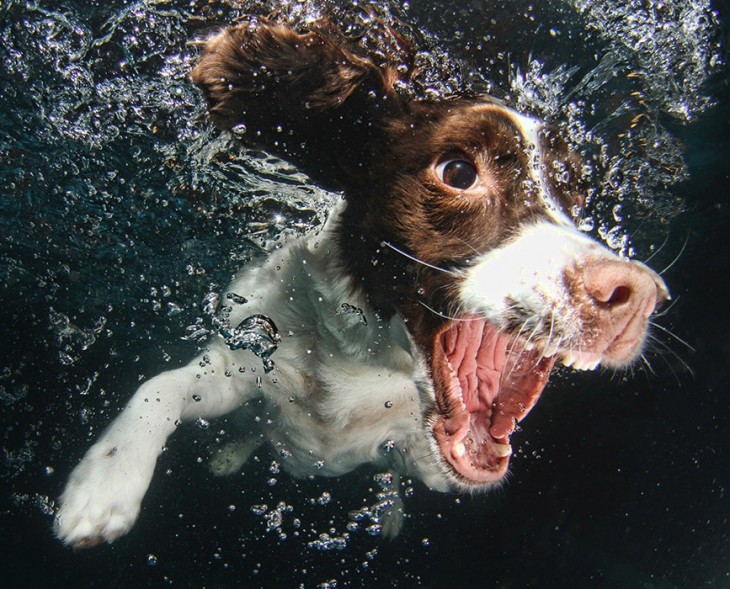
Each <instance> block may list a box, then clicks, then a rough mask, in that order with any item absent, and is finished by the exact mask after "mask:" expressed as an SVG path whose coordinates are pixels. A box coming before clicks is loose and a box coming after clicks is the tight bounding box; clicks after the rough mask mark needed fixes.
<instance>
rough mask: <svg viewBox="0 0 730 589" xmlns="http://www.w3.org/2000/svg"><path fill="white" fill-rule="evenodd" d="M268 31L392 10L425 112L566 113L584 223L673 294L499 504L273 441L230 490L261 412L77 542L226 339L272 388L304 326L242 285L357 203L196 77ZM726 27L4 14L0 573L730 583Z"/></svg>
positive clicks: (559, 373)
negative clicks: (187, 380)
mask: <svg viewBox="0 0 730 589" xmlns="http://www.w3.org/2000/svg"><path fill="white" fill-rule="evenodd" d="M252 15H257V16H258V17H261V18H265V17H267V16H269V15H276V18H278V19H284V20H286V21H287V22H291V23H293V25H294V26H296V27H299V28H306V27H307V26H308V25H309V24H311V23H314V22H317V21H318V20H319V19H322V18H323V17H324V16H330V15H334V18H335V19H337V18H340V19H343V20H346V21H347V23H348V25H347V26H348V29H347V33H348V34H349V35H350V36H352V37H353V38H355V37H356V36H358V35H361V36H362V37H363V38H367V34H368V33H367V31H369V30H372V28H373V27H374V26H375V25H374V21H375V20H377V21H378V22H379V23H385V25H384V26H385V27H386V29H387V30H397V31H398V34H399V35H404V36H407V37H409V38H411V39H413V40H414V42H415V43H416V45H417V46H418V52H417V53H416V54H415V56H414V60H415V63H416V66H417V67H416V69H417V70H418V71H419V72H420V74H419V78H418V83H417V84H416V85H415V87H414V88H412V89H411V91H413V92H414V93H415V95H416V96H417V98H418V99H423V100H437V99H448V98H449V97H452V96H455V95H464V94H468V95H488V96H490V97H492V98H493V99H495V100H496V101H499V104H505V105H507V106H508V107H510V108H511V109H514V110H515V111H518V112H520V113H524V114H527V115H529V116H530V117H534V118H536V119H540V120H543V121H546V122H548V123H549V124H550V125H552V126H553V127H554V128H556V129H558V130H559V131H560V133H561V134H562V136H563V137H564V138H565V140H566V142H567V145H568V146H569V147H570V149H571V150H572V151H573V152H575V153H576V154H578V155H579V156H580V158H581V160H582V161H583V162H584V164H583V165H582V168H581V174H582V178H581V181H582V182H583V183H584V185H585V186H586V187H587V188H586V200H585V202H584V203H582V205H581V207H580V211H579V214H578V215H577V225H578V229H579V230H580V231H582V232H584V233H585V234H586V235H588V236H590V237H592V238H593V239H595V240H596V241H598V242H600V243H601V244H603V245H604V246H605V247H606V248H608V249H610V250H611V251H612V252H614V253H615V254H616V255H617V256H619V257H621V258H625V259H632V260H637V261H640V262H642V263H645V264H647V265H648V266H650V267H651V268H653V269H654V270H655V271H656V272H657V273H658V274H659V275H660V276H661V278H662V279H663V280H664V281H665V282H666V284H667V286H668V289H669V292H670V293H671V300H669V301H667V302H666V303H665V304H664V305H663V306H662V308H661V309H660V310H659V311H658V312H656V313H655V314H654V315H653V316H652V317H651V318H650V321H651V327H650V335H649V338H648V340H647V344H646V346H645V349H644V350H643V352H642V354H641V356H640V358H639V359H638V360H636V361H635V362H634V363H632V364H631V365H630V366H629V367H628V368H623V369H618V368H611V367H601V368H599V369H598V370H595V371H588V372H583V371H572V370H570V369H568V368H566V367H556V368H555V370H554V371H553V373H552V376H551V378H550V382H549V384H548V385H547V387H546V388H545V390H544V392H543V393H542V395H541V399H540V402H539V404H537V405H536V406H535V407H534V409H533V410H532V411H531V412H530V414H529V416H527V417H526V418H525V419H524V422H522V423H520V425H519V426H518V427H517V429H516V431H515V432H514V435H513V437H512V440H511V444H512V449H511V450H510V452H512V456H511V462H510V469H509V473H508V474H507V476H506V477H505V478H504V479H503V480H502V481H501V482H500V484H498V485H496V486H495V487H494V488H493V489H491V490H489V491H488V492H479V493H472V492H469V491H468V490H462V491H459V490H456V491H451V492H441V491H439V490H432V489H429V487H428V486H427V485H426V484H424V482H422V481H421V480H419V479H418V477H415V476H413V477H409V476H402V477H400V478H398V477H396V478H394V477H393V476H392V475H391V474H390V473H389V472H387V469H383V468H380V467H379V466H378V465H362V466H360V467H358V468H355V469H354V470H352V472H349V473H347V474H342V475H341V476H315V475H308V476H294V475H292V474H291V473H290V472H288V471H287V468H286V460H287V452H286V450H281V451H278V450H277V449H276V448H270V447H267V446H265V445H263V446H260V447H258V446H257V447H255V448H252V450H251V457H250V459H249V460H248V462H246V464H245V465H244V466H243V468H242V470H241V471H240V472H235V473H232V474H230V476H215V473H213V472H211V466H210V463H211V459H212V458H213V457H214V456H215V455H216V453H217V452H220V451H221V449H223V448H225V447H227V446H228V445H229V444H231V443H234V442H235V441H236V439H237V438H236V430H237V428H238V427H239V426H240V424H239V423H238V422H237V418H236V416H235V415H228V416H225V415H224V416H222V417H220V418H218V419H212V418H210V419H209V418H207V417H205V418H204V417H198V418H197V419H189V420H187V421H185V422H184V423H179V424H177V423H176V427H175V430H176V431H175V433H174V435H172V436H171V437H170V439H169V440H168V443H167V444H166V445H165V446H164V448H162V453H161V455H160V456H159V459H158V460H157V464H156V467H155V471H154V473H155V474H154V477H153V478H152V481H151V483H150V486H149V488H148V490H147V493H146V495H145V496H144V499H143V501H142V507H141V511H140V513H139V517H138V518H137V520H136V522H135V523H134V526H133V527H132V528H131V530H129V532H128V533H126V534H124V535H122V536H121V537H119V538H118V539H116V540H115V541H114V542H113V543H111V544H109V543H105V542H101V543H99V544H98V545H95V546H84V544H83V543H81V544H78V545H77V546H76V547H72V546H67V545H64V543H63V542H61V541H60V540H59V539H58V538H57V537H56V532H54V517H55V516H56V514H57V512H58V510H59V505H60V503H59V497H60V496H61V494H62V492H63V490H64V486H65V485H66V482H67V480H68V479H69V475H70V474H71V472H72V470H73V469H74V467H75V466H76V465H77V464H78V463H79V461H80V460H81V459H82V457H83V456H84V454H85V452H86V451H87V449H88V448H89V447H90V446H91V445H92V444H93V443H94V441H95V440H96V439H98V438H99V436H100V435H102V433H103V432H104V431H105V429H106V428H107V426H108V425H109V423H110V422H111V421H112V420H113V419H114V418H115V417H116V416H117V415H118V414H119V412H120V411H121V410H122V409H123V408H124V407H125V406H126V404H127V402H128V400H129V399H130V397H131V396H132V394H133V393H134V392H135V390H136V389H137V388H138V387H140V385H142V383H143V382H145V381H148V380H149V379H150V378H152V377H154V376H155V375H157V374H159V373H161V372H163V371H166V370H171V369H175V368H179V367H182V366H184V365H186V364H187V363H188V362H190V361H191V359H193V358H195V357H196V356H198V355H199V354H201V353H204V352H205V350H206V349H207V346H209V345H210V344H211V343H212V342H214V341H216V340H218V339H221V338H222V339H223V340H224V341H225V343H226V344H227V346H228V347H229V348H230V349H231V350H240V351H239V352H238V353H239V354H240V357H241V358H244V359H245V362H244V364H245V366H242V367H241V371H242V372H243V370H248V372H249V374H252V373H256V374H259V375H261V376H263V375H266V374H269V373H270V372H271V373H272V374H273V375H274V376H276V370H277V367H276V362H277V353H278V354H281V353H282V349H281V347H282V346H285V345H286V333H285V329H286V328H283V329H282V333H278V332H277V325H278V327H279V328H282V327H283V325H282V324H281V322H280V321H278V320H277V317H276V316H273V315H272V316H271V317H263V316H259V315H252V316H251V317H249V318H248V320H247V321H244V322H241V323H240V324H239V325H238V326H237V327H234V326H233V324H231V323H229V322H228V320H227V315H226V313H227V312H230V309H231V308H235V307H236V306H242V307H245V305H246V301H245V299H244V298H243V297H240V299H238V298H237V297H236V296H235V295H234V294H233V293H227V295H226V286H227V285H228V284H229V283H230V282H231V280H232V279H233V278H234V277H235V276H236V275H237V273H238V272H239V271H240V270H241V269H242V268H248V267H252V266H254V265H257V264H260V263H262V261H263V260H265V259H266V257H267V255H269V254H270V253H271V252H277V251H279V250H281V248H282V247H284V246H283V244H285V243H287V241H288V240H292V239H295V238H297V237H298V236H302V235H305V234H307V233H308V232H312V231H317V230H318V229H319V228H320V227H321V226H322V224H323V223H324V222H325V220H326V219H327V217H328V213H329V211H331V210H332V209H333V208H334V207H337V206H338V205H339V203H340V201H341V200H342V194H341V193H340V192H337V190H336V189H333V186H332V185H328V184H327V182H326V181H325V182H322V181H316V180H314V179H312V178H311V177H309V176H308V175H307V174H306V173H304V171H303V170H302V169H301V168H300V167H298V166H297V163H296V161H287V160H286V159H281V158H280V157H277V154H275V153H272V152H271V150H269V152H267V151H265V150H264V149H261V148H259V147H256V145H255V139H254V140H253V143H254V144H251V143H250V142H249V141H248V140H249V139H250V136H251V135H254V134H255V133H253V132H252V131H251V130H247V129H246V127H245V126H243V125H239V126H238V127H234V128H233V130H232V132H224V131H220V130H218V129H217V128H216V127H215V126H214V124H213V123H212V122H211V117H210V116H209V115H208V112H207V103H206V99H205V97H204V95H203V93H202V92H201V91H200V89H199V88H198V87H196V85H195V84H194V83H193V81H192V80H191V71H192V70H193V68H194V67H195V65H196V64H197V63H198V61H199V59H200V56H201V51H202V47H203V44H204V41H205V40H206V39H207V38H209V37H210V36H211V35H213V34H215V33H216V32H217V31H219V30H221V28H222V27H224V26H226V25H229V24H231V23H240V22H245V21H247V19H250V18H251V17H252ZM728 18H730V5H728V4H727V2H725V1H720V0H717V1H715V2H711V1H709V0H631V1H622V0H597V1H591V0H550V1H546V0H542V1H540V0H430V1H427V0H408V1H397V0H388V1H386V2H364V1H361V0H280V1H275V0H250V1H246V0H140V1H131V0H108V1H106V0H105V1H102V0H87V1H82V0H65V1H64V0H47V1H39V2H30V1H16V0H0V330H1V333H2V337H1V338H0V350H1V355H0V440H1V451H0V483H1V484H0V585H2V586H3V587H11V588H15V587H30V588H35V587H109V586H115V587H135V588H137V587H168V586H170V587H200V588H226V587H243V588H249V587H251V588H265V589H268V588H277V589H278V588H291V589H297V588H312V589H314V588H322V589H335V588H339V589H341V588H346V587H366V588H381V587H383V588H392V587H401V588H411V587H425V588H442V587H443V588H447V587H462V586H473V587H485V588H492V587H493V588H495V589H497V588H499V589H508V588H509V589H519V588H528V587H529V588H553V587H555V588H562V587H585V588H622V589H623V588H626V589H632V588H639V589H685V588H690V587H691V588H699V587H708V588H729V589H730V455H729V453H730V424H729V423H728V419H727V416H728V415H730V297H729V296H728V292H729V289H730V278H728V277H729V276H730V237H729V235H730V77H728V72H727V61H728V52H727V43H728V30H729V28H728V24H727V23H728ZM388 27H390V28H388ZM403 91H404V92H405V90H403ZM272 108H273V107H272ZM322 133H327V129H322ZM279 155H281V154H279ZM307 157H308V158H311V159H312V160H314V161H316V160H317V154H316V153H309V154H307ZM326 157H329V156H328V154H323V156H322V159H325V158H326ZM335 188H336V187H335ZM302 296H307V295H306V293H304V294H302ZM725 305H728V306H727V307H726V306H725ZM227 310H228V311H227ZM338 313H344V314H347V315H349V316H351V321H352V322H354V323H358V322H365V320H366V318H365V317H364V316H363V315H362V311H361V310H359V309H358V308H357V307H355V306H351V305H349V304H347V303H343V305H342V306H341V308H340V309H339V310H338ZM277 348H279V349H277ZM233 376H234V377H235V375H233ZM386 407H387V405H386ZM257 419H258V417H257ZM273 419H275V417H274V418H273ZM335 444H336V441H335ZM386 446H387V443H386ZM389 450H391V448H385V450H384V451H389ZM321 469H322V474H324V475H329V471H328V469H327V468H326V465H325V464H322V465H321ZM219 474H220V473H219ZM401 503H402V505H401ZM394 505H398V510H399V513H400V516H402V520H403V521H402V527H401V529H400V531H399V533H397V534H387V533H385V531H384V528H383V526H384V519H385V518H386V514H388V513H389V510H391V509H392V508H393V506H394ZM386 536H389V537H386Z"/></svg>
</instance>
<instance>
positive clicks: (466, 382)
mask: <svg viewBox="0 0 730 589" xmlns="http://www.w3.org/2000/svg"><path fill="white" fill-rule="evenodd" d="M431 345H432V350H431V352H432V353H431V362H432V365H431V374H432V377H433V384H434V390H435V394H436V405H437V410H436V415H435V417H434V418H433V419H432V420H431V424H432V425H431V428H432V435H433V438H434V440H435V442H436V446H437V447H438V451H439V453H440V455H441V458H442V464H443V465H444V466H445V468H446V472H447V474H448V475H449V478H450V479H452V481H453V482H454V483H456V485H457V486H462V487H463V486H466V487H468V488H471V489H474V490H476V489H479V488H486V487H489V486H491V485H493V484H495V483H497V482H498V481H499V480H500V479H502V477H503V476H504V475H505V473H506V472H507V467H508V466H509V460H510V456H511V454H512V446H511V445H510V435H511V434H512V432H513V431H514V429H515V426H516V424H517V423H519V422H520V421H521V420H522V419H523V418H524V417H525V415H527V413H528V412H529V410H530V409H531V408H532V407H533V406H534V405H535V403H536V402H537V400H538V398H539V397H540V394H541V393H542V391H543V389H544V388H545V385H546V384H547V381H548V377H549V375H550V371H551V369H552V367H553V363H554V357H545V356H543V354H542V352H539V351H537V350H535V349H527V347H526V343H525V342H524V341H523V340H521V339H519V338H516V337H514V336H511V335H509V334H507V333H505V332H504V331H500V330H499V329H497V328H495V327H494V326H493V325H491V324H490V323H488V322H487V321H486V320H484V319H482V318H479V317H465V318H462V319H459V320H455V321H451V322H449V323H447V324H446V325H445V326H443V327H442V328H441V329H439V330H438V331H437V332H436V333H435V335H434V336H433V340H432V343H431Z"/></svg>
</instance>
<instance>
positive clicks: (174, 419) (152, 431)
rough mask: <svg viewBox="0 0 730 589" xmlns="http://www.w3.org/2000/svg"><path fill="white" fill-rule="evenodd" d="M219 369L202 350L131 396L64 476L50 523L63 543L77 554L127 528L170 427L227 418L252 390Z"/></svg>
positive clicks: (220, 358)
mask: <svg viewBox="0 0 730 589" xmlns="http://www.w3.org/2000/svg"><path fill="white" fill-rule="evenodd" d="M225 371H226V365H225V352H223V353H220V352H209V353H207V354H205V355H204V356H201V357H200V358H198V359H196V360H194V361H193V362H191V363H190V364H189V365H187V366H185V367H183V368H179V369H177V370H171V371H169V372H163V373H162V374H159V375H158V376H156V377H154V378H152V379H151V380H149V381H147V382H145V383H144V384H143V385H142V386H141V387H140V388H139V389H138V390H137V392H136V393H135V394H134V396H133V397H132V399H131V400H130V401H129V403H128V404H127V406H126V407H125V409H124V410H123V411H122V413H121V414H120V415H119V416H118V417H117V418H116V419H115V420H114V421H113V422H112V423H111V425H110V426H109V427H108V429H107V430H106V431H105V432H104V433H103V434H102V435H101V437H100V438H99V440H98V441H97V442H96V443H95V444H94V445H93V446H92V447H91V448H89V450H88V452H87V453H86V455H85V456H84V458H83V459H82V460H81V462H80V463H79V465H78V466H77V467H76V468H75V469H74V470H73V472H72V473H71V476H70V478H69V481H68V483H67V485H66V489H65V490H64V492H63V494H62V495H61V498H60V509H59V510H58V513H57V514H56V519H55V532H56V535H57V536H58V537H59V538H60V539H61V540H62V541H63V542H64V543H66V544H70V545H72V546H74V547H77V548H84V547H88V546H94V545H95V544H99V543H100V542H112V541H114V540H115V539H116V538H118V537H119V536H122V535H124V534H126V533H127V532H128V531H129V530H130V528H131V527H132V525H133V524H134V522H135V520H136V519H137V515H138V514H139V510H140V505H141V503H142V498H143V497H144V494H145V492H146V491H147V487H148V486H149V483H150V480H151V479H152V474H153V472H154V469H155V463H156V462H157V457H158V456H159V455H160V453H161V452H162V450H163V448H164V446H165V444H166V442H167V438H168V436H169V435H170V434H171V433H172V432H173V431H175V428H176V427H177V426H178V425H179V424H180V423H181V422H182V421H185V420H192V419H197V418H209V417H217V416H219V415H223V414H225V413H228V412H230V411H232V410H233V409H235V408H237V407H239V406H240V405H241V403H243V402H244V401H246V400H247V392H249V391H251V390H252V389H253V390H255V387H251V388H248V387H246V386H245V383H242V382H241V381H240V379H236V378H232V377H228V376H226V375H225Z"/></svg>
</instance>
